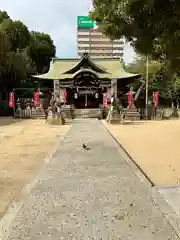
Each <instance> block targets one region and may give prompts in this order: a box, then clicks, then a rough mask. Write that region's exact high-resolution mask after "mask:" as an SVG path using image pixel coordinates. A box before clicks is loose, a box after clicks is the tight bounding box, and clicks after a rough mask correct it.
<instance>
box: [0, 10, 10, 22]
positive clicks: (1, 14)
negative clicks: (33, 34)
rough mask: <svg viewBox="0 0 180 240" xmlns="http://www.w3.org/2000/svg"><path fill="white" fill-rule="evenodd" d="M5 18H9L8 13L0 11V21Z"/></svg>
mask: <svg viewBox="0 0 180 240" xmlns="http://www.w3.org/2000/svg"><path fill="white" fill-rule="evenodd" d="M5 19H10V17H9V15H8V14H7V12H6V11H0V23H2V22H3V21H4V20H5Z"/></svg>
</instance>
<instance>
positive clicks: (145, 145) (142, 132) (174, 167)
mask: <svg viewBox="0 0 180 240" xmlns="http://www.w3.org/2000/svg"><path fill="white" fill-rule="evenodd" d="M102 122H103V124H105V126H106V127H107V128H108V130H109V131H110V132H111V134H112V135H113V136H114V137H115V138H116V139H117V141H118V142H119V143H120V144H121V145H122V146H123V147H124V148H125V149H126V151H127V152H128V153H129V154H130V156H131V157H132V158H133V160H134V161H135V162H136V163H137V164H138V165H139V166H140V168H141V169H142V170H143V171H144V172H145V173H146V175H148V177H149V178H150V179H151V180H152V182H153V183H154V184H155V185H156V186H158V187H164V186H172V185H173V186H174V185H180V161H179V159H180V148H179V146H180V127H179V126H180V120H167V121H145V122H143V121H140V122H135V123H134V124H125V125H120V124H116V125H115V124H114V125H113V124H107V122H106V121H102ZM161 173H163V174H161Z"/></svg>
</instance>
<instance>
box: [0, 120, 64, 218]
mask: <svg viewBox="0 0 180 240" xmlns="http://www.w3.org/2000/svg"><path fill="white" fill-rule="evenodd" d="M68 129H69V126H68V125H67V126H51V125H48V124H45V120H24V121H21V120H16V119H12V118H0V218H1V217H2V216H3V215H4V213H5V212H6V210H7V209H8V208H9V206H10V205H11V204H12V202H13V201H14V200H15V199H17V200H18V199H19V198H20V197H21V190H22V189H23V187H24V186H25V185H26V184H27V183H28V182H29V181H30V180H31V179H32V178H33V177H34V175H36V174H37V172H38V171H39V170H40V169H41V167H42V165H43V162H44V161H43V160H44V157H45V156H46V155H47V154H48V152H49V151H50V150H51V149H52V148H53V146H54V145H55V144H56V142H57V141H58V140H59V137H60V136H62V135H64V134H65V133H66V132H67V130H68Z"/></svg>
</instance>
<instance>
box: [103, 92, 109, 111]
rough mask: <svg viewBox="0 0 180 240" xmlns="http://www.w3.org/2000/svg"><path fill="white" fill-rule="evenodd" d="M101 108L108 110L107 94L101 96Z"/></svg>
mask: <svg viewBox="0 0 180 240" xmlns="http://www.w3.org/2000/svg"><path fill="white" fill-rule="evenodd" d="M103 107H104V108H108V98H107V93H104V94H103Z"/></svg>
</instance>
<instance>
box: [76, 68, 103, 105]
mask: <svg viewBox="0 0 180 240" xmlns="http://www.w3.org/2000/svg"><path fill="white" fill-rule="evenodd" d="M73 102H74V106H75V108H99V107H100V104H101V103H102V88H101V87H100V85H99V81H98V77H97V75H96V72H94V71H93V70H91V69H82V70H79V71H78V73H77V74H76V75H75V77H74V88H73Z"/></svg>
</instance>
